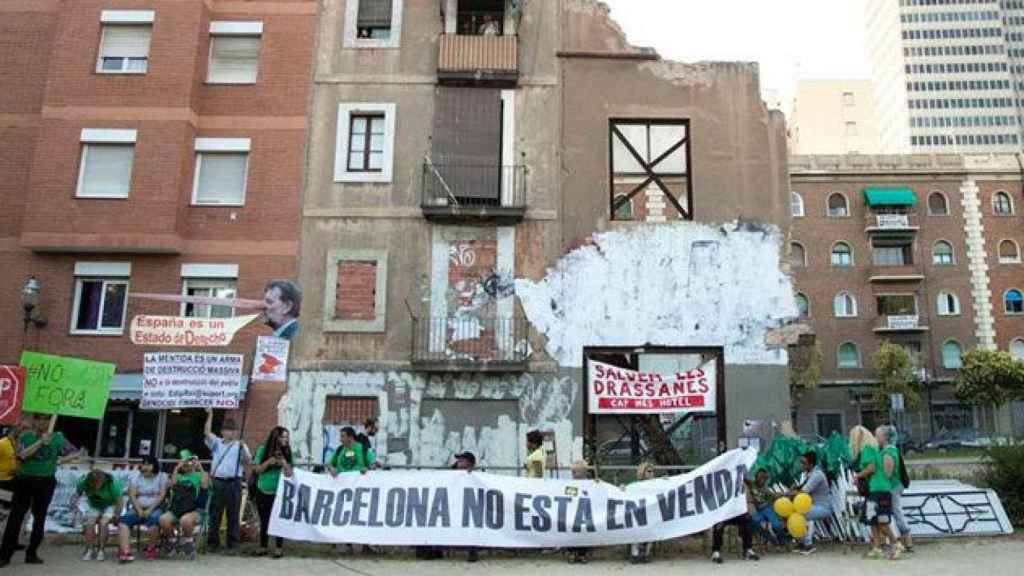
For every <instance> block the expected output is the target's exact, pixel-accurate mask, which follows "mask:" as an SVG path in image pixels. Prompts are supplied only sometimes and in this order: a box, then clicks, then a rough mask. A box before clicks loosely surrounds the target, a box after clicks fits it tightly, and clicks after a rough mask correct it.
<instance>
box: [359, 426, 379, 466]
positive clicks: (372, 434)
mask: <svg viewBox="0 0 1024 576" xmlns="http://www.w3.org/2000/svg"><path fill="white" fill-rule="evenodd" d="M363 430H365V432H361V433H359V434H357V435H356V441H357V442H359V443H360V444H362V445H363V454H364V455H365V456H366V466H367V467H368V468H380V463H379V462H377V450H376V448H374V445H373V442H374V440H375V439H376V437H377V430H378V428H377V419H376V418H374V417H372V416H371V417H369V418H367V419H366V420H363Z"/></svg>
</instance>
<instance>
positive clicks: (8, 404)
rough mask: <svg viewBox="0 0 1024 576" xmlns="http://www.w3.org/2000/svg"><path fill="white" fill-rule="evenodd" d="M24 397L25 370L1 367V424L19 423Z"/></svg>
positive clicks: (16, 367) (19, 367) (14, 367)
mask: <svg viewBox="0 0 1024 576" xmlns="http://www.w3.org/2000/svg"><path fill="white" fill-rule="evenodd" d="M24 396H25V369H24V368H22V367H21V366H0V424H2V425H5V426H8V425H14V424H17V423H18V419H19V418H21V400H22V398H23V397H24Z"/></svg>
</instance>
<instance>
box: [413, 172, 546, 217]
mask: <svg viewBox="0 0 1024 576" xmlns="http://www.w3.org/2000/svg"><path fill="white" fill-rule="evenodd" d="M421 203H422V208H423V216H424V217H425V218H427V219H428V220H432V221H436V222H442V223H455V222H466V221H478V222H495V223H502V224H515V223H516V222H519V221H521V220H522V219H523V217H524V216H525V215H526V167H525V166H464V165H452V164H434V163H432V162H429V161H427V162H425V163H424V164H423V198H422V201H421Z"/></svg>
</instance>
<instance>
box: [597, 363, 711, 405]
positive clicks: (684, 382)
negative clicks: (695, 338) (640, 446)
mask: <svg viewBox="0 0 1024 576" xmlns="http://www.w3.org/2000/svg"><path fill="white" fill-rule="evenodd" d="M588 368H589V370H588V371H587V372H588V375H589V377H588V380H589V381H588V382H587V385H588V403H589V407H590V413H591V414H682V413H686V412H707V413H714V412H715V408H716V406H715V393H716V385H717V374H716V372H715V362H714V361H711V362H705V363H704V364H702V365H700V366H698V367H697V368H694V369H693V370H688V371H686V372H679V373H676V374H659V373H657V372H638V371H636V370H629V369H626V368H619V367H617V366H612V365H611V364H605V363H604V362H596V361H593V360H591V361H589V362H588Z"/></svg>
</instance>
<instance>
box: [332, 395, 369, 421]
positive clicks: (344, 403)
mask: <svg viewBox="0 0 1024 576" xmlns="http://www.w3.org/2000/svg"><path fill="white" fill-rule="evenodd" d="M378 411H379V408H378V407H377V397H376V396H369V397H362V396H328V397H327V403H326V404H325V405H324V420H323V422H324V424H352V425H361V424H362V423H363V420H365V419H367V418H371V417H372V418H376V417H377V416H378Z"/></svg>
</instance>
